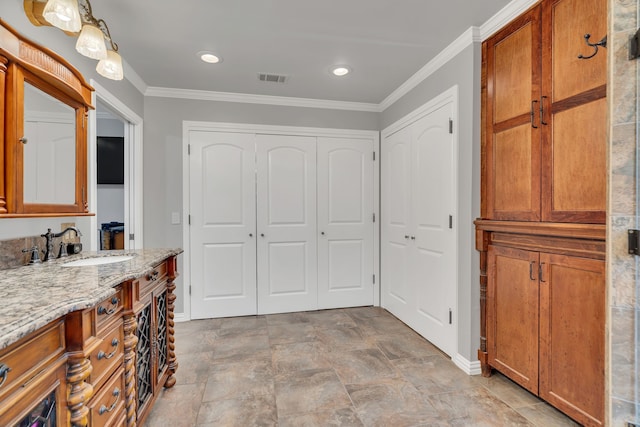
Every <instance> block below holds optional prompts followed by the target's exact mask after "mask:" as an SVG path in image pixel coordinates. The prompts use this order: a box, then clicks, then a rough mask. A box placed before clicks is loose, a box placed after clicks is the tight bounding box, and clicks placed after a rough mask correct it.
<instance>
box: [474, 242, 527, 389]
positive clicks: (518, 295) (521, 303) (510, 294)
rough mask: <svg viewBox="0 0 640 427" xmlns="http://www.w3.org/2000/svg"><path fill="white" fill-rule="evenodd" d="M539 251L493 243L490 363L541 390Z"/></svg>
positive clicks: (490, 254)
mask: <svg viewBox="0 0 640 427" xmlns="http://www.w3.org/2000/svg"><path fill="white" fill-rule="evenodd" d="M537 273H538V253H537V252H530V251H524V250H519V249H512V248H505V247H499V246H493V245H491V246H489V250H488V264H487V275H488V279H489V283H488V288H487V343H488V348H487V352H488V353H489V364H490V365H491V366H493V367H494V368H496V369H498V370H499V371H500V372H502V373H503V374H505V375H506V376H508V377H509V378H511V379H512V380H513V381H515V382H517V383H518V384H520V385H521V386H523V387H525V388H526V389H527V390H529V391H531V392H532V393H536V394H537V393H538V302H539V295H538V277H537Z"/></svg>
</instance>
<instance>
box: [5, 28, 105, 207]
mask: <svg viewBox="0 0 640 427" xmlns="http://www.w3.org/2000/svg"><path fill="white" fill-rule="evenodd" d="M92 91H93V88H92V87H91V86H90V85H89V84H88V83H87V82H86V80H85V79H84V77H83V76H82V74H80V72H79V71H78V70H76V69H75V68H74V67H73V66H72V65H71V64H69V63H68V62H67V61H66V60H65V59H64V58H62V57H61V56H59V55H58V54H56V53H54V52H52V51H50V50H49V49H47V48H45V47H42V46H40V45H38V44H36V43H33V42H31V41H29V40H27V39H26V38H24V37H23V36H22V35H20V34H19V33H18V32H16V31H15V30H14V29H12V28H11V27H10V26H9V25H7V23H6V22H4V21H3V20H2V19H0V93H2V95H3V98H4V99H5V102H4V103H3V105H0V111H1V112H2V117H3V120H2V122H1V123H0V130H3V131H2V132H0V169H2V171H1V172H2V173H0V216H1V217H18V216H79V215H91V214H90V213H89V210H88V201H87V199H88V198H87V126H88V121H87V117H88V111H89V109H93V108H94V107H93V106H92V105H91V93H92Z"/></svg>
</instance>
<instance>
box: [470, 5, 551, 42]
mask: <svg viewBox="0 0 640 427" xmlns="http://www.w3.org/2000/svg"><path fill="white" fill-rule="evenodd" d="M538 1H539V0H512V1H511V2H509V3H508V4H507V5H506V6H505V7H503V8H502V9H500V10H499V11H498V13H496V14H495V15H493V16H492V17H491V18H489V19H488V20H487V22H485V23H484V24H482V25H481V26H480V36H481V39H482V41H484V40H486V39H488V38H489V37H490V36H491V35H492V34H493V33H495V32H496V31H498V30H499V29H501V28H502V27H504V26H505V25H506V24H508V23H509V22H511V21H513V19H514V18H516V17H517V16H519V15H520V14H522V12H524V11H526V10H527V9H529V8H530V7H531V6H533V5H534V4H536V3H538Z"/></svg>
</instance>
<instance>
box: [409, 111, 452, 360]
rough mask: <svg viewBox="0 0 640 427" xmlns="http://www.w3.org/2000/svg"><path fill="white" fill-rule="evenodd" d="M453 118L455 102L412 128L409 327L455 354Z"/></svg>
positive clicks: (445, 350) (431, 114) (449, 352)
mask: <svg viewBox="0 0 640 427" xmlns="http://www.w3.org/2000/svg"><path fill="white" fill-rule="evenodd" d="M451 117H453V111H452V104H451V103H449V104H447V105H445V106H443V107H441V108H439V109H437V110H435V111H433V112H431V113H430V114H428V115H427V116H425V117H423V118H421V119H419V120H418V121H417V122H415V123H414V124H413V125H412V126H411V132H412V140H413V154H412V161H413V165H412V166H413V167H412V168H411V170H412V174H413V177H412V180H411V181H412V184H413V186H412V191H411V194H412V195H413V213H414V218H413V225H414V235H415V241H412V243H413V244H414V245H415V249H416V250H415V252H414V254H415V257H416V260H415V264H414V266H415V269H414V272H413V275H414V280H415V289H416V293H415V296H414V298H415V299H414V301H415V304H416V307H415V311H414V315H415V319H414V321H413V324H410V325H409V326H411V327H413V328H414V329H415V330H416V331H417V332H418V333H420V334H421V335H422V336H424V337H425V338H427V339H428V340H429V341H431V342H432V343H434V344H435V345H437V346H438V347H440V349H442V350H443V351H444V352H445V353H447V354H449V355H453V353H454V352H455V350H456V342H455V340H456V334H455V327H454V326H453V310H454V308H455V305H456V297H457V285H456V283H457V271H456V233H455V232H454V230H453V227H454V224H453V221H454V217H455V215H454V213H455V204H456V199H455V197H454V195H455V194H456V190H455V189H456V185H455V174H454V171H455V164H456V150H455V141H454V139H453V135H452V133H450V132H449V129H450V125H449V120H450V118H451ZM412 237H413V236H412Z"/></svg>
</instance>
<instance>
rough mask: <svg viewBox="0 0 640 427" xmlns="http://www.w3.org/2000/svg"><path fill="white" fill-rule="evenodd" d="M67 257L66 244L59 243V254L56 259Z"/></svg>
mask: <svg viewBox="0 0 640 427" xmlns="http://www.w3.org/2000/svg"><path fill="white" fill-rule="evenodd" d="M66 256H67V244H66V243H65V242H60V252H58V258H64V257H66Z"/></svg>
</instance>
